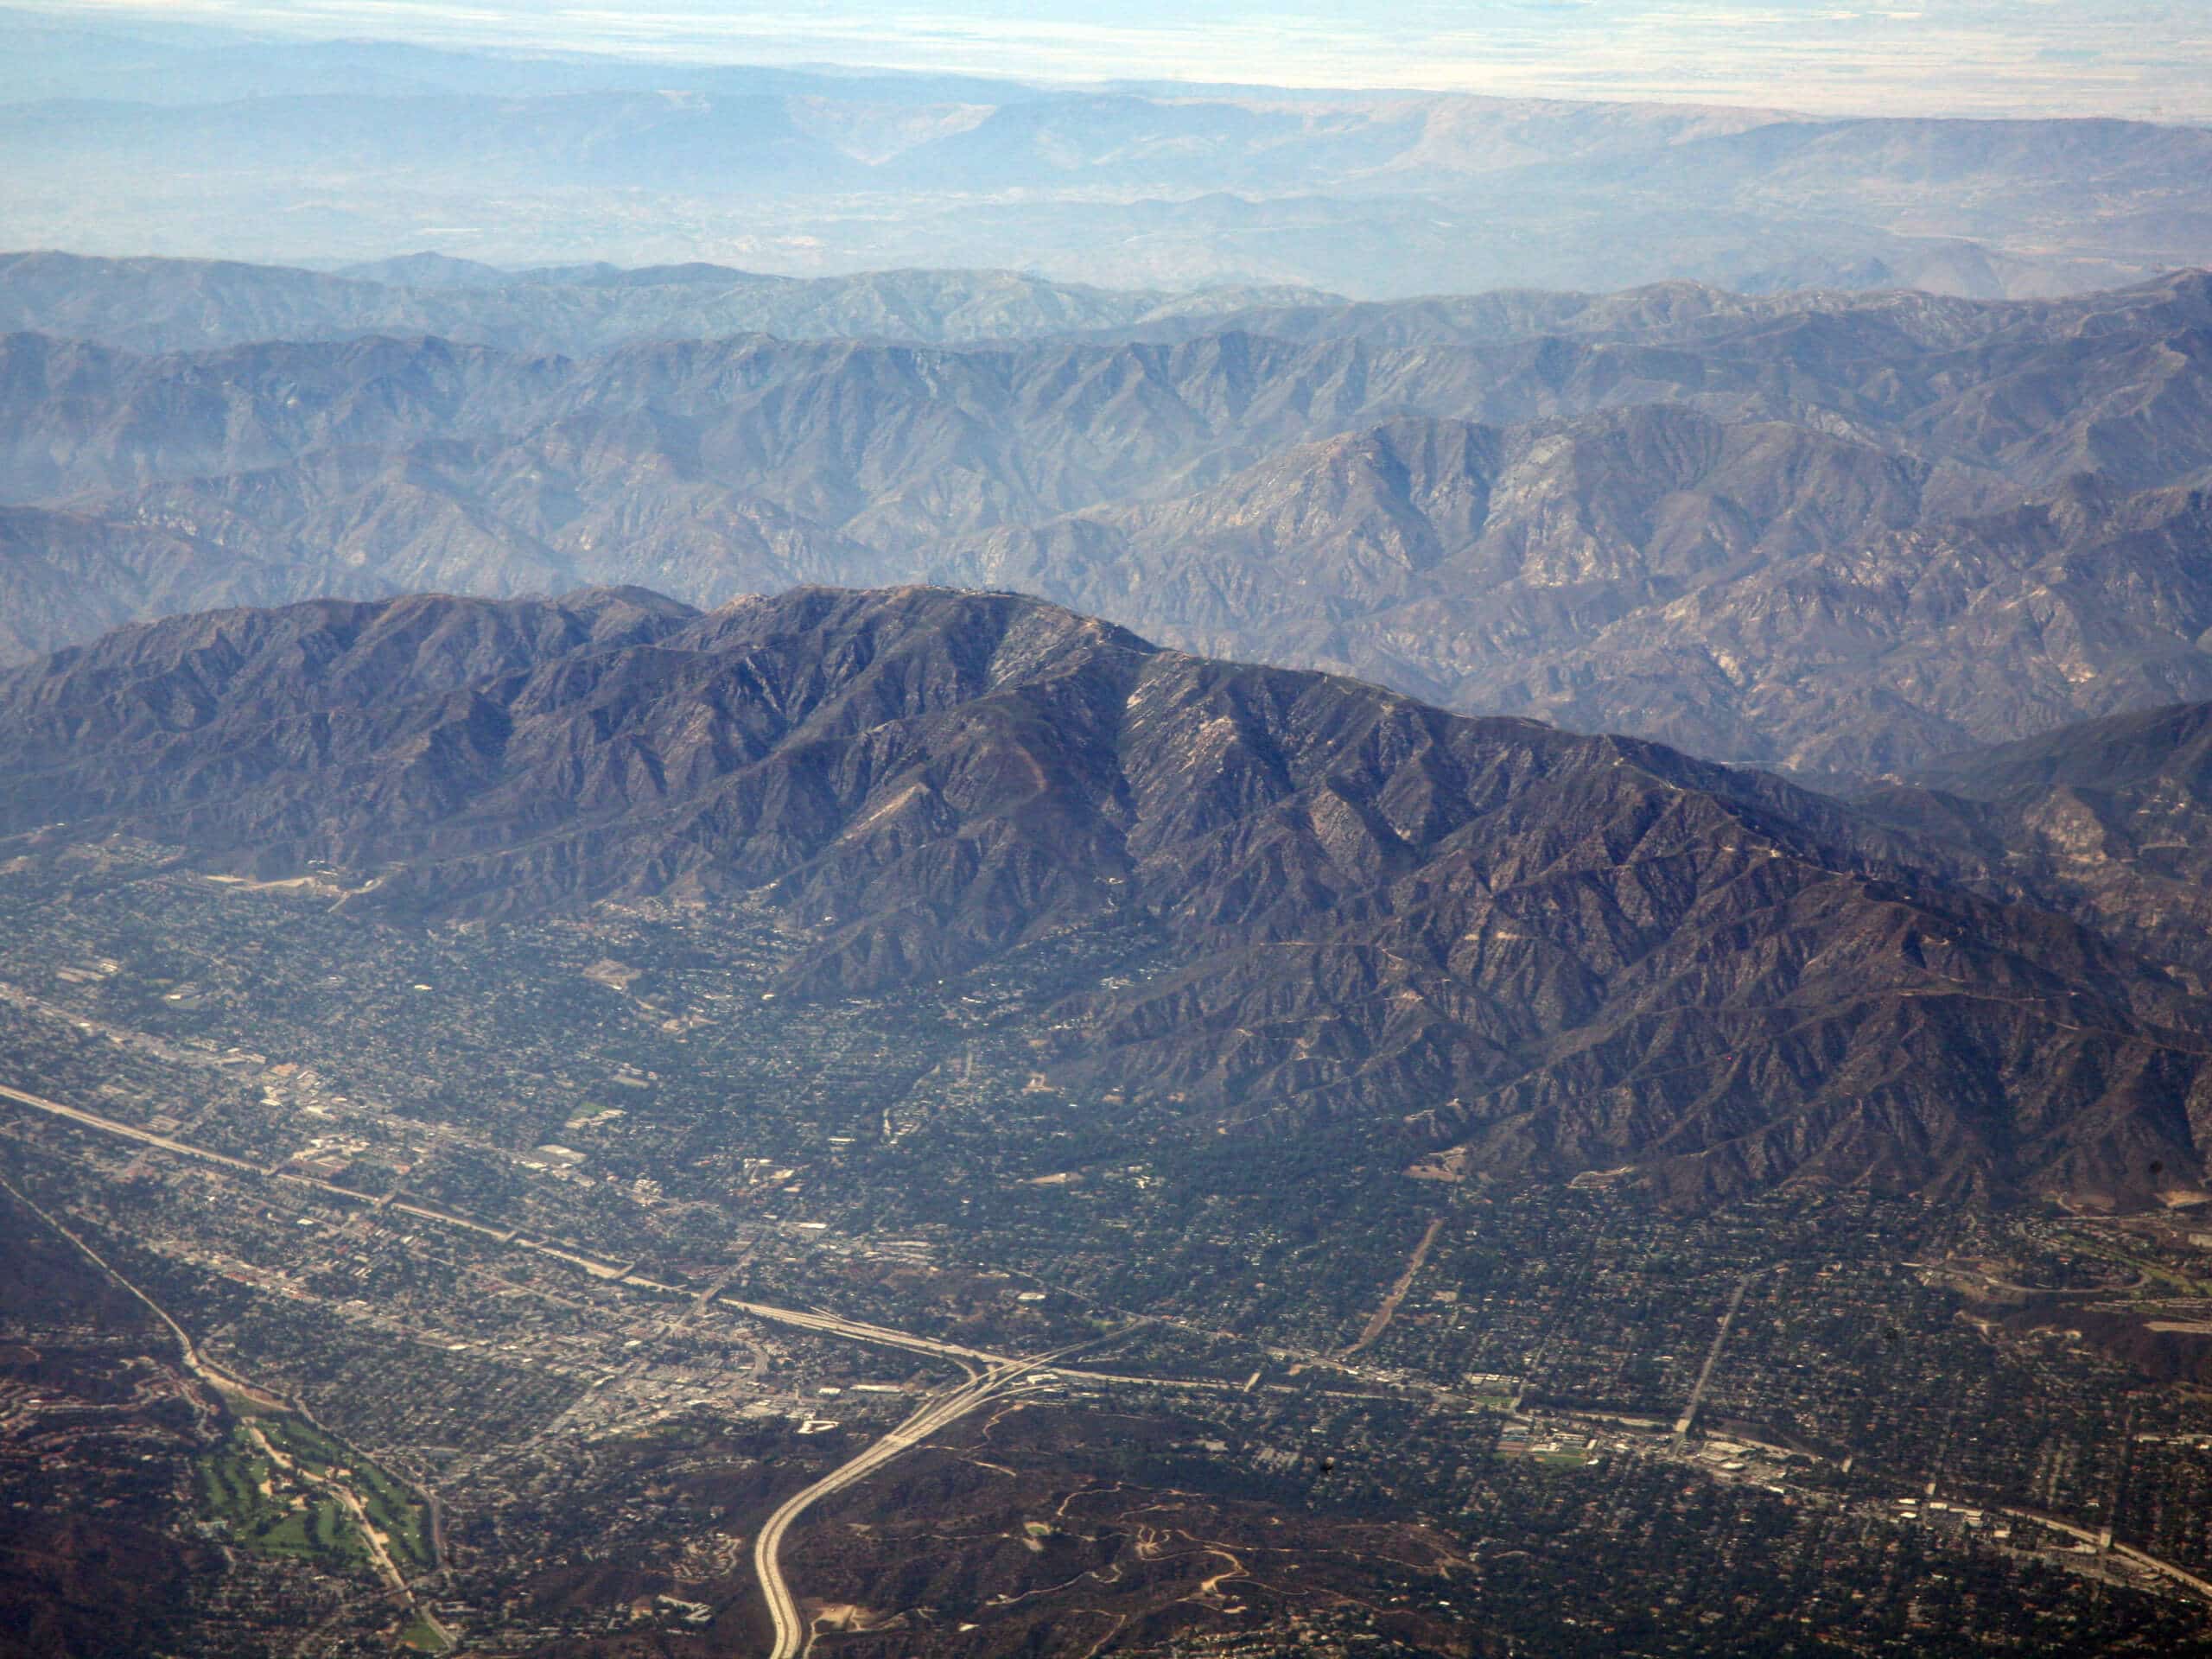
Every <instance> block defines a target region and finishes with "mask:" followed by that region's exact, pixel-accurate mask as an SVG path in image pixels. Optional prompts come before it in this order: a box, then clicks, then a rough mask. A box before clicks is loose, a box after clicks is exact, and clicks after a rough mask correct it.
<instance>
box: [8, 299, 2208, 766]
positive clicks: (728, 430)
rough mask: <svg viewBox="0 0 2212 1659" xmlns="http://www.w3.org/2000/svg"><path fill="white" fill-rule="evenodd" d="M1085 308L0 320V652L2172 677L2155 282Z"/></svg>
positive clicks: (2192, 437)
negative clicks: (913, 598) (110, 335)
mask: <svg viewBox="0 0 2212 1659" xmlns="http://www.w3.org/2000/svg"><path fill="white" fill-rule="evenodd" d="M236 269H237V270H239V271H244V272H245V274H244V275H243V276H239V277H238V283H243V284H245V285H248V286H250V285H251V283H252V282H257V281H260V280H261V279H262V277H268V278H269V279H270V281H272V282H279V283H281V282H282V281H289V280H290V279H291V278H292V277H298V276H300V273H282V272H278V273H253V272H251V271H249V270H245V268H236ZM25 270H29V271H32V272H34V273H40V272H42V273H45V277H54V275H55V273H56V272H60V277H62V278H65V279H66V278H67V277H68V275H69V273H70V272H72V271H76V272H79V273H80V274H84V273H89V274H87V275H86V277H85V281H86V288H85V289H84V290H83V291H84V292H85V294H86V295H88V296H91V297H89V298H87V299H86V301H85V302H84V303H83V304H82V305H78V306H72V305H71V304H70V303H69V302H67V300H66V298H50V299H48V300H42V301H40V302H39V304H40V306H42V307H44V308H46V309H48V310H51V311H56V312H59V313H60V314H62V315H70V316H75V317H78V318H79V319H80V320H84V321H86V325H87V326H90V325H91V322H92V321H95V320H97V318H98V317H99V316H101V315H121V314H119V313H112V312H111V311H109V310H106V309H104V308H105V307H107V305H108V301H107V300H106V299H103V298H101V297H100V296H102V295H103V294H108V293H110V291H111V287H112V285H113V284H115V283H122V284H123V288H122V289H119V290H116V291H130V292H136V291H140V290H142V289H144V288H145V287H146V285H147V284H149V283H152V284H155V285H156V286H158V285H159V284H160V283H162V282H163V281H166V280H168V278H169V277H174V278H175V281H176V282H177V283H180V284H181V289H180V291H181V292H182V293H191V292H195V291H198V289H197V285H198V284H199V283H200V282H201V281H202V279H203V277H205V276H206V273H205V271H204V270H201V269H200V268H199V267H181V268H176V269H175V270H172V269H171V268H170V267H168V266H165V265H162V264H159V263H158V262H156V264H144V263H143V262H132V263H130V264H127V265H124V266H117V265H113V264H107V263H103V262H73V263H72V262H64V263H63V264H58V265H57V264H55V263H54V262H53V261H50V260H45V259H41V258H38V257H25V258H19V259H16V260H14V261H11V262H9V263H8V264H6V265H5V266H4V267H0V291H4V289H5V273H7V272H17V273H21V272H23V271H25ZM647 275H652V274H651V273H648V274H647ZM730 275H731V273H728V272H722V273H720V274H717V275H715V276H714V277H712V279H711V281H709V280H708V279H706V278H703V277H702V279H701V283H702V287H704V288H706V289H714V288H715V284H719V283H721V282H723V281H724V279H725V278H727V277H729V276H730ZM41 280H44V278H41ZM227 280H229V279H228V278H227V277H226V281H227ZM313 280H321V279H313ZM345 280H346V283H353V279H350V278H349V279H345ZM932 281H933V283H934V286H933V287H931V288H929V289H927V291H928V292H929V293H931V294H934V295H935V296H938V297H937V299H933V300H931V301H929V302H928V304H929V305H935V304H937V303H938V302H939V301H942V300H944V299H945V296H951V299H950V302H952V303H954V304H956V306H963V305H966V304H968V303H969V302H970V301H971V300H972V299H973V298H974V296H975V295H976V293H977V292H978V291H980V290H979V288H978V286H977V285H978V284H979V283H981V284H982V286H983V287H988V283H983V279H982V278H969V277H958V276H957V275H956V276H944V277H938V278H935V279H932ZM590 282H591V283H597V284H599V285H600V289H605V290H606V291H618V292H619V291H632V292H639V293H658V292H663V291H665V290H667V289H670V287H671V285H670V284H664V283H658V278H657V277H656V279H655V281H654V282H652V283H646V284H645V285H644V286H642V287H639V288H637V289H630V290H623V289H621V287H620V284H619V283H614V282H613V279H612V278H609V277H607V276H606V274H605V273H600V274H599V275H598V276H596V277H592V278H591V279H590ZM355 285H360V284H355ZM368 286H371V287H372V288H374V286H375V285H373V284H369V285H368ZM768 286H770V287H772V288H773V287H776V286H777V285H775V284H769V285H768ZM783 286H784V287H785V288H788V287H790V286H791V285H788V284H786V285H783ZM64 287H65V289H66V288H67V282H66V281H65V282H64ZM673 287H675V288H682V287H683V284H682V283H676V284H673ZM600 289H594V290H593V291H600ZM39 291H41V292H43V291H44V290H43V289H41V290H39ZM376 291H378V292H384V291H387V290H384V289H376ZM410 291H422V292H429V291H442V292H452V293H459V294H461V295H463V296H473V297H482V296H486V295H489V296H511V295H514V294H518V293H521V294H529V293H532V292H537V291H538V289H537V288H534V287H533V286H532V284H531V283H521V284H519V285H518V286H510V287H504V288H471V287H460V286H454V287H449V288H448V289H442V290H427V289H425V290H410ZM546 291H566V290H565V289H563V287H562V285H561V284H560V283H554V284H551V285H550V287H549V288H548V289H547V290H546ZM923 292H924V289H912V290H910V297H911V296H912V295H915V294H921V293H923ZM1036 297H1037V296H1035V295H1032V296H1031V299H1032V300H1034V299H1036ZM1249 297H1250V296H1243V298H1244V299H1249ZM1093 298H1094V299H1095V300H1096V304H1095V305H1092V306H1091V308H1090V311H1089V312H1088V313H1087V315H1088V316H1089V317H1090V320H1091V321H1096V320H1097V319H1098V318H1100V317H1103V316H1105V315H1108V314H1109V313H1111V314H1115V315H1122V316H1123V317H1125V318H1128V319H1129V321H1128V322H1127V323H1126V324H1125V325H1124V326H1119V327H1104V326H1101V327H1086V328H1084V329H1083V330H1080V331H1078V332H1077V333H1074V334H1065V333H1062V334H1051V333H1047V334H1037V335H1033V336H1031V337H1027V338H1016V339H1011V340H998V341H982V342H972V343H968V344H963V345H945V344H937V345H930V344H924V343H918V342H914V341H899V340H849V339H834V340H833V339H822V340H782V339H778V338H774V337H772V336H768V335H763V334H753V335H746V336H741V337H736V338H729V339H700V340H639V341H633V342H632V343H628V344H625V345H620V346H616V347H614V348H613V349H611V350H608V351H606V352H604V353H600V354H598V355H595V356H588V357H581V358H577V357H569V356H565V355H561V354H557V353H542V352H520V351H514V350H508V349H503V348H500V347H498V346H488V345H480V344H469V343H465V342H455V341H450V340H441V339H437V338H435V337H421V336H408V337H397V336H385V335H377V334H369V335H363V336H352V335H344V334H341V335H340V337H336V338H332V339H327V340H280V341H257V342H249V343H244V344H238V345H233V346H226V347H223V348H221V349H218V350H213V351H201V352H174V351H173V352H166V353H153V354H148V353H141V352H137V351H133V350H129V349H126V348H124V347H122V346H114V345H109V344H103V343H100V342H99V341H97V340H71V339H66V338H62V337H60V336H56V335H54V334H35V333H19V334H14V335H10V336H7V337H5V338H4V339H0V415H4V416H5V419H4V423H0V498H4V499H8V500H10V501H11V502H12V503H13V504H14V505H12V506H10V507H9V508H8V509H7V510H6V511H5V512H4V514H0V545H4V546H5V547H6V549H7V550H8V557H7V558H6V559H5V560H4V561H0V654H3V655H4V656H5V657H7V658H13V659H16V660H21V659H22V658H28V657H31V656H35V655H37V654H40V653H41V652H46V651H48V650H51V649H53V648H54V647H55V646H57V645H63V644H66V643H68V642H71V641H73V640H82V639H88V638H90V637H92V635H94V634H96V633H98V632H101V631H102V630H104V629H105V628H109V627H112V626H117V625H118V624H119V623H122V622H126V621H130V620H138V619H143V618H146V617H149V616H153V615H158V614H163V613H169V612H173V611H177V610H189V609H198V608H204V607H210V606H216V605H224V604H236V603H256V604H263V603H280V602H283V601H288V600H292V599H297V598H304V597H308V596H312V595H318V594H330V595H346V596H355V597H370V596H374V595H378V594H393V593H400V592H410V591H420V590H424V589H442V590H447V591H453V592H459V593H476V594H488V595H493V596H518V595H522V594H548V593H556V592H560V591H564V590H567V589H569V588H575V587H577V586H580V585H592V584H617V585H620V584H625V583H629V584H639V585H644V586H646V587H650V588H654V589H655V590H657V591H662V592H666V593H670V594H674V595H676V596H677V597H678V598H680V599H682V600H683V601H686V602H689V603H694V604H703V605H710V606H711V605H715V604H719V603H721V602H722V601H725V600H727V599H728V598H730V597H732V596H733V595H734V594H741V593H748V592H754V593H758V592H772V591H777V590H780V589H782V588H786V587H789V586H791V585H793V584H795V583H803V582H827V583H832V584H845V585H850V584H863V585H865V584H873V583H883V582H908V581H917V580H920V581H929V582H947V583H955V584H959V585H966V586H984V587H999V588H1020V589H1023V590H1026V591H1029V592H1033V593H1036V594H1039V595H1041V596H1044V597H1046V598H1050V599H1052V600H1055V601H1059V602H1062V603H1065V604H1067V605H1070V606H1072V607H1076V608H1078V609H1081V610H1084V611H1085V612H1089V613H1096V614H1099V615H1102V616H1104V617H1107V618H1109V619H1110V620H1115V621H1117V622H1120V623H1122V624H1125V625H1127V626H1132V627H1135V628H1137V629H1140V630H1141V631H1142V632H1145V633H1146V634H1147V636H1148V637H1152V638H1155V639H1160V640H1161V641H1163V642H1165V643H1167V644H1170V645H1177V646H1180V647H1184V648H1187V649H1192V650H1198V651H1202V652H1209V653H1212V654H1217V655H1226V656H1234V657H1243V658H1259V659H1262V660H1270V661H1274V662H1279V663H1286V664H1304V665H1311V666H1317V667H1322V668H1325V669H1330V670H1333V671H1344V672H1350V673H1354V674H1357V675H1359V676H1362V677H1368V678H1372V679H1376V680H1380V681H1383V682H1384V683H1389V684H1391V685H1394V686H1396V687H1398V688H1400V689H1402V690H1407V691H1409V692H1411V693H1414V694H1415V695H1417V696H1423V697H1426V698H1428V699H1431V700H1433V701H1436V702H1442V703H1446V704H1447V705H1450V706H1452V707H1455V708H1459V709H1464V710H1466V711H1469V712H1480V713H1506V714H1517V715H1530V716H1535V717H1540V718H1543V719H1546V720H1548V721H1557V722H1560V723H1563V724H1566V725H1569V726H1573V727H1577V728H1586V729H1590V728H1596V729H1611V730H1622V731H1628V732H1634V733H1639V734H1644V735H1648V736H1652V737H1656V738H1658V739H1661V740H1662V741H1668V742H1669V743H1672V744H1675V745H1678V746H1680V747H1685V748H1688V749H1689V750H1692V751H1693V752H1696V753H1706V754H1711V755H1714V756H1718V757H1721V758H1724V759H1728V760H1742V761H1749V762H1752V763H1756V764H1758V765H1763V766H1781V767H1784V768H1788V769H1791V770H1794V771H1796V772H1801V773H1803V774H1806V775H1808V777H1825V778H1830V779H1843V780H1848V779H1859V780H1866V779H1872V778H1877V777H1880V776H1884V775H1888V774H1892V773H1903V772H1909V771H1910V770H1911V769H1912V768H1913V767H1916V766H1920V765H1922V764H1923V763H1927V762H1931V761H1933V760H1936V759H1937V758H1938V757H1940V756H1942V755H1944V754H1947V753H1950V752H1952V751H1954V750H1957V749H1960V748H1963V747H1970V746H1973V745H1976V744H1981V743H1987V742H1994V741H2009V740H2013V739H2018V738H2024V737H2027V736H2030V735H2032V734H2035V733H2037V732H2039V731H2043V730H2045V729H2048V728H2051V727H2054V726H2056V725H2060V724H2063V723H2065V722H2067V721H2072V720H2076V719H2081V718H2084V717H2094V716H2099V715H2108V714H2116V713H2120V712H2122V711H2125V710H2126V709H2138V708H2145V707H2152V706H2156V705H2158V704H2162V703H2166V702H2174V701H2177V700H2190V699H2196V698H2202V697H2206V696H2212V672H2208V669H2207V664H2208V662H2212V658H2208V657H2207V655H2206V653H2205V652H2204V651H2203V650H2202V648H2201V646H2200V640H2202V639H2203V638H2204V637H2205V636H2206V633H2207V631H2208V629H2212V588H2209V587H2208V583H2207V577H2206V574H2205V573H2206V570H2207V569H2208V568H2212V567H2209V566H2208V564H2207V562H2206V560H2205V559H2204V557H2203V556H2202V555H2203V552H2204V550H2205V547H2206V544H2207V543H2206V538H2207V528H2208V519H2207V498H2206V494H2205V491H2206V489H2207V487H2208V485H2212V376H2208V368H2212V280H2208V278H2207V277H2205V275H2204V274H2203V273H2201V272H2186V273H2178V274H2176V275H2174V276H2171V277H2165V278H2162V279H2161V280H2159V281H2158V282H2156V283H2148V284H2144V285H2141V286H2139V287H2136V288H2133V289H2120V290H2115V291H2113V292H2110V293H2103V294H2096V295H2088V296H2076V297H2073V298H2069V299H2065V300H2057V301H2043V302H1977V301H1967V300H1961V299H1955V298H1944V297H1941V296H1929V295H1923V294H1910V293H1886V292H1885V293H1870V294H1848V293H1833V294H1819V295H1811V296H1764V297H1761V296H1735V295H1728V294H1724V293H1719V292H1717V291H1715V290H1713V289H1703V288H1699V287H1696V286H1694V285H1689V284H1680V283H1676V284H1669V285H1666V286H1663V287H1661V288H1657V289H1643V290H1637V291H1634V292H1630V293H1624V294H1619V295H1612V296H1579V295H1554V296H1539V295H1528V294H1517V293H1509V294H1498V295H1491V296H1472V297H1469V298H1465V299H1459V300H1449V301H1444V300H1439V301H1421V302H1404V303H1400V304H1365V303H1361V304H1356V303H1351V302H1321V301H1318V300H1315V299H1313V298H1311V297H1310V296H1309V297H1304V298H1300V299H1297V300H1295V301H1293V302H1281V303H1271V304H1249V303H1242V302H1238V301H1237V296H1210V297H1209V296H1198V298H1194V299H1192V300H1191V301H1189V302H1185V304H1183V305H1182V306H1181V307H1180V308H1173V307H1168V306H1166V305H1164V304H1163V302H1161V301H1160V296H1156V295H1133V296H1120V297H1119V298H1118V299H1117V298H1116V297H1115V296H1093ZM24 303H25V304H27V305H28V304H29V301H25V302H24ZM917 303H921V302H919V301H917ZM1025 303H1027V302H1025ZM182 304H183V302H182V301H181V300H180V301H178V302H177V303H176V304H173V305H146V306H143V307H142V308H140V310H141V312H142V314H143V315H144V316H146V317H148V318H149V319H157V318H162V317H170V318H174V317H176V316H178V315H181V307H182ZM925 310H927V306H926V305H925ZM1171 313H1172V315H1171ZM241 315H245V314H241ZM929 315H932V316H936V317H938V323H937V325H936V331H937V332H938V333H940V334H943V333H945V332H947V331H948V330H950V328H951V327H953V325H952V324H951V323H950V322H949V321H946V315H947V314H944V313H942V312H937V311H931V312H929ZM1028 315H1030V316H1031V319H1032V321H1036V322H1039V326H1042V322H1043V319H1042V318H1041V316H1040V315H1039V314H1038V313H1037V312H1036V310H1035V308H1034V307H1032V308H1031V310H1030V312H1029V313H1028ZM162 326H163V327H165V326H166V325H162ZM220 326H221V327H222V328H225V329H228V328H231V327H233V323H231V322H226V323H223V324H221V325H220ZM236 326H238V327H247V326H249V325H247V324H245V323H243V322H238V323H237V325H236ZM156 332H159V329H158V328H157V329H156ZM917 332H928V331H927V330H917Z"/></svg>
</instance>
